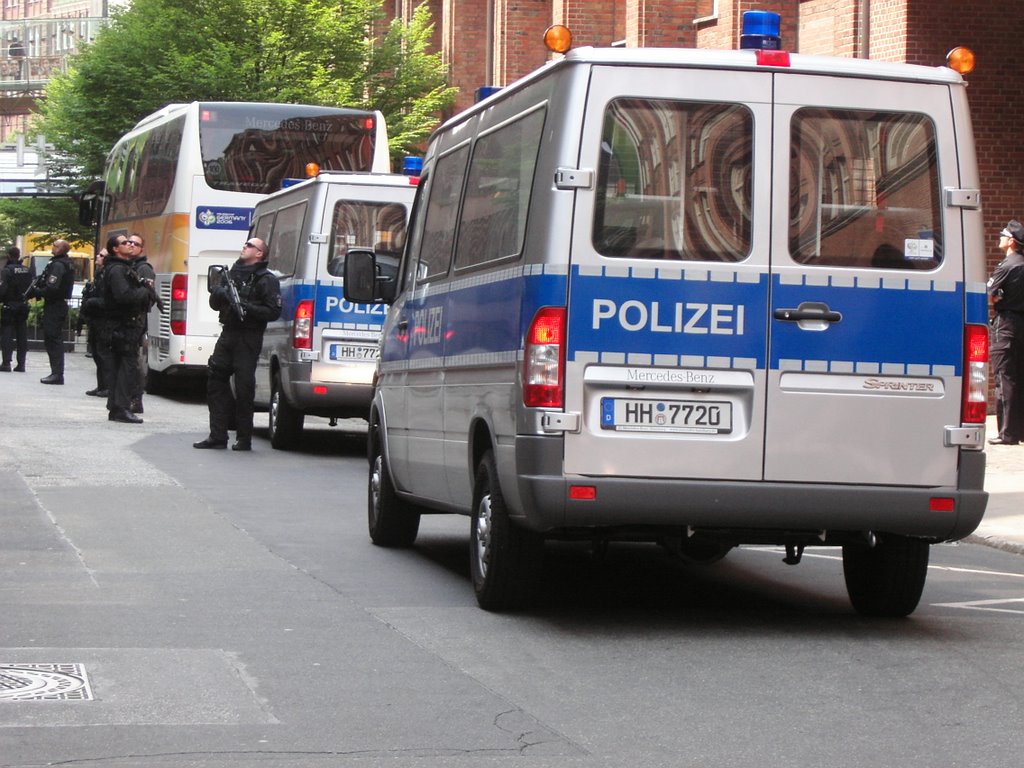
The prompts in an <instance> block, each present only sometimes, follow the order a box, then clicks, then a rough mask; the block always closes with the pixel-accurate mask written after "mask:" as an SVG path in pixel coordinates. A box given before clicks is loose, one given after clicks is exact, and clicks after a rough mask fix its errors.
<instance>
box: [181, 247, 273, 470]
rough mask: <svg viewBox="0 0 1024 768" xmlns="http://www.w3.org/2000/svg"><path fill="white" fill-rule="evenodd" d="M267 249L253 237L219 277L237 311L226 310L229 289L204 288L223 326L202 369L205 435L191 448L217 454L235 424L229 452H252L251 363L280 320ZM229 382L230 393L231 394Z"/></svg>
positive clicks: (253, 384) (253, 376) (253, 394)
mask: <svg viewBox="0 0 1024 768" xmlns="http://www.w3.org/2000/svg"><path fill="white" fill-rule="evenodd" d="M266 259H267V245H266V243H265V242H263V241H262V240H260V239H259V238H258V237H253V238H250V239H249V240H247V241H246V243H245V245H243V246H242V254H241V256H240V257H239V259H238V261H236V262H235V263H234V264H233V265H232V266H231V269H230V270H228V271H226V272H224V273H222V279H223V280H224V281H231V283H232V284H233V285H234V287H235V289H236V290H237V291H238V299H239V305H238V306H239V308H240V309H241V312H239V311H236V308H235V306H234V305H233V304H232V301H231V298H230V293H229V290H230V289H229V287H228V286H227V285H224V284H221V285H219V286H211V287H210V307H211V308H213V309H216V310H217V311H218V312H220V322H221V325H222V326H224V328H223V330H222V331H221V334H220V337H219V338H218V339H217V345H216V346H215V347H214V349H213V354H212V355H210V361H209V363H208V364H207V380H206V402H207V405H208V406H209V409H210V434H209V436H208V437H206V438H204V439H203V440H200V441H199V442H196V443H192V447H193V448H214V449H223V448H226V447H227V445H228V427H229V425H230V423H231V422H232V420H233V421H234V422H235V428H236V432H235V443H234V445H232V446H231V449H232V450H234V451H251V450H252V421H253V416H252V414H253V400H254V398H255V397H256V362H257V360H258V358H259V355H260V349H261V348H262V346H263V332H264V331H265V330H266V329H267V323H269V322H271V321H273V320H277V318H278V317H280V316H281V284H280V282H279V281H278V279H277V276H276V275H275V274H274V273H273V272H271V271H270V270H269V269H268V268H267V261H266ZM232 377H234V380H235V388H234V392H232V390H231V379H232Z"/></svg>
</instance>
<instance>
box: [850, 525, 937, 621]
mask: <svg viewBox="0 0 1024 768" xmlns="http://www.w3.org/2000/svg"><path fill="white" fill-rule="evenodd" d="M928 547H929V545H928V542H926V541H922V540H920V539H911V538H908V537H906V536H883V535H879V536H878V540H877V542H876V543H875V546H874V547H868V546H867V545H864V544H847V545H846V546H844V547H843V576H844V577H845V579H846V592H847V594H849V596H850V602H851V603H853V607H854V608H855V609H856V610H857V612H858V613H861V614H863V615H865V616H887V617H899V616H908V615H910V614H911V613H913V611H914V609H915V608H917V604H918V602H919V601H920V600H921V592H922V591H923V590H924V582H925V578H926V577H927V575H928Z"/></svg>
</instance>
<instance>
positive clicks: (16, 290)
mask: <svg viewBox="0 0 1024 768" xmlns="http://www.w3.org/2000/svg"><path fill="white" fill-rule="evenodd" d="M31 285H32V272H31V270H30V269H29V268H28V267H26V266H25V265H24V264H22V263H21V249H19V248H18V246H16V245H12V246H11V247H10V248H8V249H7V263H6V264H5V265H4V268H3V270H0V304H2V305H3V309H2V312H0V328H2V331H0V333H2V334H3V335H2V342H0V343H2V345H3V364H2V365H0V372H5V373H6V372H7V371H10V370H11V358H12V357H13V356H14V348H15V343H17V348H18V364H17V366H15V368H14V370H15V371H18V372H19V373H24V372H25V357H26V355H27V354H28V301H26V300H25V294H26V293H27V292H28V289H29V288H30V287H31Z"/></svg>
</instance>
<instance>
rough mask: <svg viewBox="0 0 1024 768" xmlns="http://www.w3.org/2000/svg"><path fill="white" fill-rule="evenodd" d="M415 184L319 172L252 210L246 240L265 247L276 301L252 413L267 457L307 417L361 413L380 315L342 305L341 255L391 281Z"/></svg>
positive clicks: (378, 307) (373, 309)
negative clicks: (364, 251) (264, 413)
mask: <svg viewBox="0 0 1024 768" xmlns="http://www.w3.org/2000/svg"><path fill="white" fill-rule="evenodd" d="M416 181H417V178H416V177H413V176H403V175H401V174H388V173H345V172H330V173H327V172H324V173H320V174H318V175H316V176H315V177H313V178H310V179H307V180H305V181H302V182H300V183H298V184H295V185H294V186H290V187H287V188H285V189H282V190H281V191H279V192H275V193H274V194H272V195H268V196H267V197H265V198H264V199H263V200H261V201H260V202H259V203H258V204H257V205H256V209H255V211H254V212H253V224H252V229H251V235H250V236H252V237H259V238H262V239H263V240H264V241H265V242H266V243H267V246H268V249H269V267H270V269H272V270H274V272H275V273H277V274H278V275H279V276H280V279H281V298H282V300H283V309H282V312H281V317H280V319H278V320H277V321H275V322H273V323H270V324H269V325H268V327H267V330H266V333H265V335H264V338H263V349H262V351H261V352H260V359H259V365H258V367H257V371H256V403H257V405H260V406H262V407H265V408H267V410H268V411H269V414H270V416H269V432H270V442H271V444H272V445H273V446H274V447H275V448H279V449H288V448H293V447H295V445H296V444H297V442H298V441H299V439H300V437H301V434H302V429H303V426H304V423H305V419H306V416H307V415H312V416H321V417H327V418H330V419H331V420H332V424H334V423H336V422H337V419H339V418H353V417H357V418H365V417H366V415H367V413H368V412H369V405H370V400H371V399H372V396H373V374H374V370H375V368H376V364H377V350H378V343H377V342H378V338H379V336H380V329H381V326H382V325H383V323H384V315H385V312H386V307H385V306H383V305H382V304H375V303H370V304H355V303H352V302H350V301H347V300H346V299H345V297H344V296H343V295H342V287H341V276H342V265H343V264H344V262H345V254H346V253H347V251H348V249H350V248H373V249H375V251H376V253H377V254H378V255H379V258H380V259H381V261H382V262H384V261H388V260H390V262H391V264H392V267H391V271H392V272H393V271H394V265H395V264H397V261H398V256H399V254H400V253H401V251H402V247H403V245H404V244H405V229H406V221H407V219H408V217H409V208H410V207H411V206H412V200H413V197H414V196H415V193H416Z"/></svg>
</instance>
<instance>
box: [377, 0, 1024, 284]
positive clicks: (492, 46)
mask: <svg viewBox="0 0 1024 768" xmlns="http://www.w3.org/2000/svg"><path fill="white" fill-rule="evenodd" d="M426 3H427V5H428V6H429V8H430V10H431V13H432V15H433V18H434V22H435V42H436V45H437V47H438V49H439V50H440V51H442V53H443V56H444V60H445V62H446V63H447V65H448V67H449V71H450V73H451V82H452V84H453V85H455V86H457V87H459V89H460V95H459V99H458V102H457V104H456V110H459V109H464V108H465V107H467V106H469V105H470V104H471V103H472V102H473V94H474V91H475V90H476V89H477V88H478V87H480V86H482V85H499V86H500V85H507V84H508V83H510V82H512V81H513V80H515V79H517V78H519V77H521V76H523V75H525V74H526V73H528V72H530V71H532V70H533V69H536V68H537V67H538V66H540V65H542V64H543V63H544V62H545V61H547V60H548V58H549V54H548V53H547V51H546V50H545V49H544V46H543V43H542V36H543V33H544V30H545V29H546V28H547V27H548V26H549V25H550V24H565V25H566V26H568V27H569V28H570V29H572V30H573V38H574V39H573V43H574V46H576V47H579V46H583V45H594V46H608V45H625V46H630V47H671V46H680V47H689V48H736V47H738V42H739V35H740V19H741V17H742V14H743V12H744V11H748V10H755V9H758V10H771V11H776V12H778V13H780V14H781V15H782V18H783V26H782V36H783V43H784V46H785V47H786V48H787V49H789V50H791V51H794V52H799V53H808V54H818V55H829V56H846V57H858V58H871V59H878V60H883V61H901V62H907V63H910V64H923V65H927V66H938V65H941V64H943V63H944V61H945V56H946V53H947V52H948V51H949V50H950V49H951V48H954V47H955V46H957V45H966V46H968V47H970V48H972V49H973V50H974V51H975V53H976V54H977V55H978V65H977V69H976V70H975V72H974V73H972V74H971V75H969V76H968V77H967V80H968V82H969V83H970V87H969V89H968V94H969V99H970V103H971V112H972V117H973V121H974V131H975V136H976V141H977V148H978V163H979V167H980V172H981V179H982V205H983V208H984V214H985V220H986V222H987V227H988V230H989V231H990V232H991V233H992V237H991V238H990V239H989V240H987V241H986V243H985V248H986V255H987V256H988V260H989V263H990V266H994V265H995V263H997V262H998V261H999V259H1000V258H1001V255H1002V254H1000V253H999V252H998V250H997V248H996V244H997V238H996V233H998V231H999V230H1000V229H1001V228H1002V227H1003V225H1004V224H1005V223H1006V221H1007V220H1008V219H1010V218H1014V217H1016V218H1021V219H1022V220H1024V121H1022V120H1021V118H1018V117H1017V115H1016V112H1017V109H1018V105H1017V99H1018V98H1019V95H1020V93H1021V83H1022V82H1024V58H1021V57H1019V56H1015V55H1014V53H1015V47H1016V41H1017V40H1019V39H1021V37H1022V36H1024V13H1022V12H1021V7H1020V0H978V2H976V3H974V4H972V5H971V6H970V8H969V9H968V8H967V7H966V6H964V5H963V4H960V3H952V2H935V0H774V1H773V2H759V1H758V0H426ZM415 5H418V3H417V2H415V1H414V0H397V2H395V3H394V4H393V5H392V4H389V6H390V8H391V11H392V13H395V14H397V15H399V16H401V17H407V16H408V15H409V14H411V12H412V8H413V7H415Z"/></svg>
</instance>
